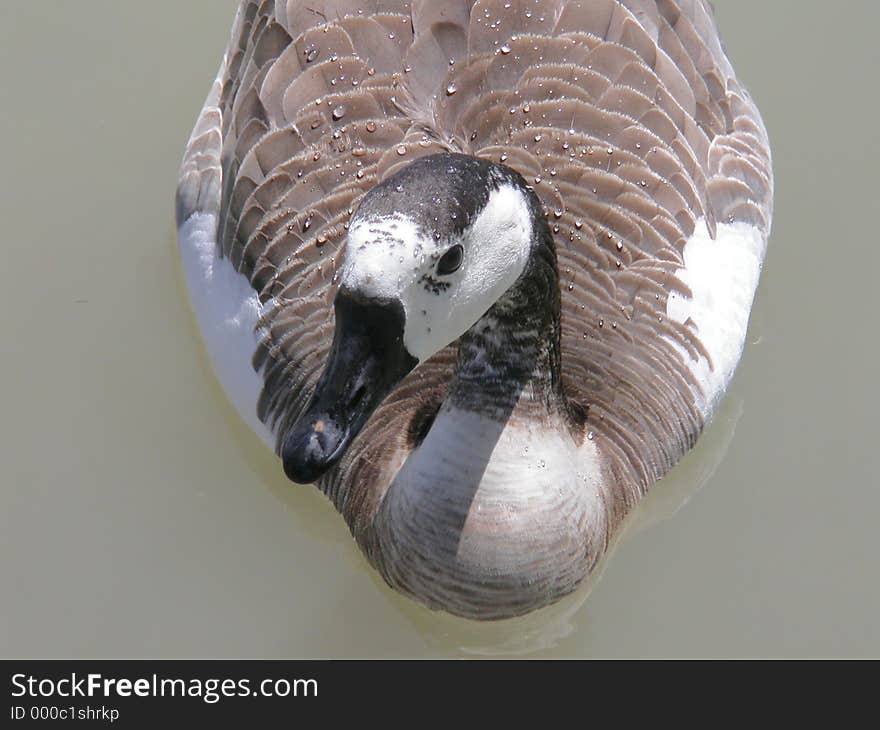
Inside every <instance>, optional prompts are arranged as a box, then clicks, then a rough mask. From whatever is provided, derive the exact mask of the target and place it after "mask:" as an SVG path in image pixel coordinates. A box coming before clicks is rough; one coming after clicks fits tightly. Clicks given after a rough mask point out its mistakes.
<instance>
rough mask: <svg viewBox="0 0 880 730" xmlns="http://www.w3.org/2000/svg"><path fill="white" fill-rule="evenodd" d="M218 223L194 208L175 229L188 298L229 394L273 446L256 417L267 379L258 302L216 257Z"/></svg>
mask: <svg viewBox="0 0 880 730" xmlns="http://www.w3.org/2000/svg"><path fill="white" fill-rule="evenodd" d="M216 228H217V223H216V218H215V216H214V215H211V214H207V213H196V214H194V215H192V216H190V218H189V219H188V220H187V221H186V223H184V224H183V225H182V226H180V228H179V229H178V231H177V238H178V243H179V246H180V258H181V260H182V262H183V268H184V271H185V272H186V281H187V284H188V285H189V295H190V301H191V302H192V306H193V309H194V310H195V313H196V319H197V320H198V322H199V327H200V329H201V332H202V337H203V339H204V340H205V346H206V347H207V348H208V354H209V355H210V358H211V364H212V365H213V367H214V372H215V373H216V375H217V379H218V380H219V381H220V384H221V385H222V386H223V389H224V390H225V391H226V395H227V396H228V397H229V399H230V400H231V401H232V403H233V405H234V406H235V408H236V410H238V412H239V413H240V414H241V417H242V418H243V419H244V420H245V421H247V423H248V425H249V426H250V427H251V428H252V429H253V430H254V431H255V432H256V433H257V435H258V436H260V438H262V439H263V441H265V442H266V443H267V444H268V445H269V447H270V448H272V449H274V448H275V436H274V435H273V434H272V432H271V431H270V430H269V428H268V427H267V426H266V425H265V424H264V423H262V422H261V421H260V419H259V418H257V399H258V398H259V396H260V391H261V390H262V388H263V380H262V378H261V377H260V376H259V374H257V372H256V371H254V369H253V366H252V364H251V358H252V357H253V354H254V351H255V350H256V347H257V335H256V333H255V328H256V325H257V320H258V318H259V316H260V309H261V308H260V301H259V299H258V298H257V293H256V292H255V291H254V290H253V288H252V287H251V285H250V282H249V281H248V280H247V277H245V276H244V275H242V274H240V273H238V272H237V271H236V270H235V269H234V268H233V267H232V264H230V263H229V261H228V260H227V259H222V258H220V257H219V256H218V253H217V246H216V243H215V238H216Z"/></svg>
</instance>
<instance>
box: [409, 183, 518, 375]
mask: <svg viewBox="0 0 880 730" xmlns="http://www.w3.org/2000/svg"><path fill="white" fill-rule="evenodd" d="M531 240H532V220H531V215H530V212H529V208H528V205H527V203H526V200H525V198H524V196H523V194H522V192H520V191H519V190H517V189H516V188H514V187H512V186H507V185H506V186H503V187H501V188H499V189H498V190H495V191H493V192H492V193H491V194H490V197H489V201H488V202H487V204H486V206H485V208H483V210H482V212H481V213H480V214H479V215H478V216H477V218H476V219H475V220H474V222H473V223H472V224H471V226H470V227H469V228H468V229H467V230H466V231H465V233H464V238H463V239H462V245H463V246H464V260H463V262H462V265H461V268H460V269H459V270H458V271H457V272H455V273H454V274H452V275H451V276H445V277H436V276H435V274H434V272H433V271H430V272H427V273H429V274H431V275H432V276H435V278H436V279H437V281H438V282H440V284H441V285H445V284H448V285H449V286H448V287H445V286H444V287H443V289H442V290H436V289H434V288H432V287H430V286H424V285H420V284H419V282H416V283H415V285H414V286H412V287H410V288H409V289H408V290H407V291H406V293H405V295H404V297H405V298H404V299H403V303H404V307H405V309H406V313H407V317H406V332H405V333H404V343H405V345H406V348H407V350H409V352H410V353H412V355H413V356H415V357H417V358H418V359H419V360H425V359H427V358H429V357H431V355H433V354H434V353H436V352H438V351H439V350H441V349H442V348H443V347H445V346H446V345H448V344H449V343H450V342H453V341H454V340H455V339H457V338H458V337H460V336H461V335H463V334H464V333H465V332H467V330H468V329H470V328H471V327H472V326H473V325H474V324H476V323H477V321H479V319H480V318H481V317H482V316H483V315H484V314H485V313H486V312H487V311H488V310H489V309H490V308H491V307H492V305H493V304H494V303H495V302H496V301H497V300H498V298H499V297H501V295H502V294H504V292H506V291H507V290H508V289H509V288H510V287H511V286H513V285H514V284H515V283H516V281H517V279H519V277H520V276H521V275H522V273H523V271H525V268H526V264H527V262H528V259H529V255H530V253H531Z"/></svg>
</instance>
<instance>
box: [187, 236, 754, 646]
mask: <svg viewBox="0 0 880 730" xmlns="http://www.w3.org/2000/svg"><path fill="white" fill-rule="evenodd" d="M175 245H176V244H175ZM178 293H179V296H180V298H181V302H182V303H186V302H188V298H187V297H188V294H187V291H186V286H185V282H184V278H183V272H182V269H181V268H180V266H178ZM187 326H188V328H189V329H190V330H191V333H192V341H193V342H194V343H196V346H197V347H198V348H199V350H200V352H201V356H200V358H199V359H200V363H201V367H202V371H203V372H204V376H205V378H206V379H208V380H210V381H211V382H212V383H214V386H215V391H216V397H217V398H218V399H221V400H222V401H223V402H224V404H225V405H224V407H223V409H222V411H223V413H224V415H225V417H226V418H227V420H228V423H229V426H230V427H231V428H232V429H233V430H234V431H235V432H236V439H235V441H236V443H237V445H238V447H239V448H240V450H241V453H242V456H243V458H244V459H245V460H246V461H247V463H248V464H249V465H250V466H251V468H252V470H253V472H254V475H255V479H254V484H252V485H246V486H245V487H243V488H253V489H257V488H259V486H258V485H259V484H263V485H264V486H266V487H268V488H269V490H270V491H271V492H272V493H273V495H274V496H275V497H276V498H277V499H278V500H279V501H280V502H281V503H283V504H284V505H285V507H286V508H287V511H288V513H289V514H290V516H291V518H292V521H293V522H294V524H293V526H292V527H291V529H294V530H297V531H298V532H300V533H301V534H305V535H307V536H308V538H309V540H310V541H313V542H314V544H315V546H316V550H324V549H327V550H330V551H332V552H334V553H335V555H334V557H335V558H338V559H342V560H346V561H348V562H349V563H350V567H353V568H355V569H357V570H362V571H365V572H368V573H369V575H370V578H371V579H372V581H373V583H374V584H375V585H376V586H377V587H378V589H379V591H381V592H382V593H383V594H384V595H385V596H386V597H387V599H388V605H389V607H390V608H391V610H393V611H395V612H397V613H398V614H399V615H400V616H401V617H402V618H403V619H404V620H406V621H408V622H409V623H410V624H411V625H412V626H413V627H414V628H415V630H416V631H417V632H418V633H419V634H420V635H421V636H422V637H423V638H424V639H425V641H427V643H428V644H429V645H430V646H431V647H432V648H433V649H435V650H438V651H441V652H447V653H449V652H452V653H458V652H463V653H465V654H469V655H475V656H506V655H523V654H530V653H534V652H537V651H543V650H547V649H552V648H553V647H554V646H556V645H557V644H558V643H559V642H560V641H561V640H562V639H564V638H566V637H567V636H569V635H570V634H571V633H572V632H573V631H574V629H575V617H576V616H577V614H578V613H579V611H580V609H581V608H582V607H583V605H584V603H585V602H586V600H587V597H588V596H589V595H590V592H591V591H592V589H593V587H594V586H595V585H596V584H597V582H598V581H599V580H600V578H601V576H602V573H603V572H604V570H605V568H606V566H607V565H608V563H609V562H610V561H612V557H613V555H614V552H615V550H616V549H617V548H618V546H619V545H620V544H621V543H622V542H623V541H625V540H626V539H627V537H628V536H631V535H634V534H636V533H637V532H639V531H641V530H643V529H645V528H647V527H649V526H650V525H652V524H655V523H657V522H660V521H662V520H666V519H669V518H671V517H672V516H673V515H674V514H675V513H676V512H678V510H680V509H681V508H682V507H683V506H684V505H685V504H686V503H687V502H688V500H690V498H691V497H692V496H693V495H694V494H696V492H697V491H699V490H700V489H701V488H702V487H703V486H704V485H705V484H706V483H707V482H708V481H709V479H710V478H711V476H712V474H713V473H714V472H715V469H716V468H717V467H718V465H719V464H720V463H721V461H722V460H723V458H724V455H725V453H726V452H727V448H728V446H729V445H730V443H731V441H732V439H733V436H734V432H735V429H736V424H737V422H738V421H739V418H740V416H741V415H742V412H743V405H742V400H741V399H740V398H739V397H738V396H736V394H734V393H731V394H730V395H728V397H727V398H725V399H724V401H723V402H722V404H721V409H720V410H719V412H718V414H717V416H716V417H715V419H714V421H713V422H712V424H711V425H710V426H709V428H708V429H706V431H705V432H704V433H703V435H702V436H701V437H700V440H699V442H698V444H697V446H696V448H694V449H693V450H691V451H690V452H689V453H688V454H686V455H685V457H684V458H683V459H682V461H681V462H680V463H679V464H678V466H676V468H675V469H673V470H672V472H670V474H669V475H667V476H666V477H665V478H664V479H663V480H661V481H660V482H658V483H657V484H656V485H654V487H653V489H652V490H651V491H650V492H649V493H648V494H647V496H646V497H645V498H644V499H642V500H641V501H640V502H639V504H638V505H637V506H636V508H635V509H634V510H633V512H632V513H631V514H630V515H629V516H628V517H627V518H626V520H625V521H624V523H623V525H622V526H621V528H620V530H619V531H618V533H617V536H616V538H615V539H614V541H613V543H612V545H611V546H609V549H608V550H607V551H606V553H605V555H604V556H603V557H602V559H601V561H600V562H599V564H598V565H597V566H596V568H595V570H594V572H593V574H592V576H591V577H590V579H588V580H587V581H585V582H584V584H583V585H581V587H580V588H579V589H578V590H577V591H575V592H574V593H572V594H570V595H568V596H566V597H565V598H564V599H562V600H561V601H559V602H557V603H556V604H554V605H552V606H548V607H546V608H543V609H541V610H539V611H535V612H534V613H531V614H528V615H526V616H522V617H519V618H514V619H509V620H505V621H495V622H480V621H468V620H465V619H461V618H458V617H455V616H451V615H449V614H445V613H442V612H438V611H430V610H428V609H426V608H424V607H423V606H421V605H420V604H417V603H415V602H414V601H411V600H410V599H408V598H405V597H403V596H401V595H399V594H397V593H396V592H394V591H393V590H392V589H390V588H388V587H387V586H386V585H385V584H384V583H383V582H382V579H381V578H380V577H379V576H378V574H377V573H376V572H375V571H374V570H373V569H372V568H371V567H370V566H369V565H368V564H367V562H366V560H365V559H363V557H362V556H361V554H360V552H359V551H358V550H357V549H356V548H355V547H354V541H353V540H349V543H350V545H349V548H350V549H345V550H336V549H335V548H337V547H338V541H339V535H340V530H343V531H344V530H345V527H344V523H343V520H342V517H341V515H338V514H337V513H336V512H335V511H334V510H332V509H324V510H318V511H317V518H316V510H315V509H314V504H313V501H314V498H315V497H317V501H321V502H322V501H324V497H323V496H322V495H320V493H319V492H317V490H316V489H315V488H313V487H302V486H297V485H293V484H291V483H290V482H289V481H288V480H287V479H286V478H285V477H284V476H283V473H282V470H281V463H280V461H279V460H278V458H277V457H276V456H275V455H274V454H273V453H272V452H271V451H269V449H267V448H266V447H265V446H264V445H263V443H262V442H261V441H260V440H259V439H258V438H257V437H256V436H255V435H254V434H253V433H252V432H251V431H250V430H249V428H248V427H247V425H246V424H245V423H244V422H243V421H242V420H241V418H240V417H239V415H238V414H237V413H236V412H235V410H234V408H233V407H232V405H231V403H230V402H229V401H228V399H227V398H226V396H225V395H224V394H223V391H222V388H221V387H220V385H219V383H218V382H217V380H216V378H215V377H214V375H213V371H212V368H211V364H210V360H209V358H208V355H207V352H206V351H205V350H204V347H203V346H202V345H201V338H200V336H199V334H198V329H197V324H196V321H195V318H194V317H190V318H189V320H188V325H187ZM304 515H308V518H306V517H305V516H304ZM291 580H296V576H294V575H292V576H291Z"/></svg>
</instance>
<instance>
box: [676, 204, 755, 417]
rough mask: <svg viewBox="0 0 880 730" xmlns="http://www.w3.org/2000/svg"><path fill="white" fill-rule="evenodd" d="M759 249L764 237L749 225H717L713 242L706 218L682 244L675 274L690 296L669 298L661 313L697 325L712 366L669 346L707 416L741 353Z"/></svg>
mask: <svg viewBox="0 0 880 730" xmlns="http://www.w3.org/2000/svg"><path fill="white" fill-rule="evenodd" d="M764 249H765V239H764V236H763V235H762V233H761V231H760V230H759V229H757V228H755V227H754V226H751V225H748V224H747V223H719V224H718V230H717V235H716V237H715V239H714V240H713V239H712V238H711V236H710V235H709V231H708V228H707V227H706V222H705V220H700V221H699V222H698V223H697V227H696V229H695V230H694V233H693V235H692V236H691V238H690V240H688V242H687V244H686V245H685V248H684V263H685V268H684V269H681V270H679V271H678V272H677V276H678V278H679V279H681V280H682V281H683V282H684V283H685V284H686V285H687V286H688V288H690V290H691V292H692V293H693V297H691V298H690V299H687V298H685V297H682V296H681V295H677V294H673V295H671V296H670V297H669V301H668V302H667V306H666V312H667V316H668V317H669V318H670V319H672V320H673V321H675V322H678V323H680V324H683V323H684V322H686V321H687V320H688V319H691V320H692V321H693V322H694V324H696V327H697V336H698V337H699V339H700V342H701V343H702V344H703V347H705V349H706V352H708V353H709V357H710V358H711V362H709V361H708V360H707V359H706V358H705V357H701V358H700V359H699V360H690V358H689V355H688V354H687V352H686V351H685V350H684V349H683V348H681V347H680V346H679V345H677V344H676V343H675V342H673V344H675V345H676V347H678V349H679V351H680V352H681V353H682V355H683V356H684V358H685V361H686V362H688V363H689V366H690V368H691V371H692V372H693V373H694V376H695V378H696V381H697V383H698V384H699V387H700V391H701V392H696V393H695V395H696V396H697V403H698V404H699V406H700V410H701V411H702V413H703V415H704V416H706V417H709V416H711V414H712V413H713V411H714V410H715V407H716V405H717V403H718V401H719V399H720V398H721V396H722V395H723V393H724V391H725V390H726V389H727V386H728V384H729V383H730V380H731V378H732V377H733V372H734V370H735V369H736V365H737V363H738V362H739V358H740V355H741V354H742V350H743V345H744V344H745V338H746V330H747V329H748V325H749V312H750V311H751V308H752V301H753V299H754V296H755V289H756V288H757V286H758V277H759V275H760V273H761V262H762V260H763V258H764Z"/></svg>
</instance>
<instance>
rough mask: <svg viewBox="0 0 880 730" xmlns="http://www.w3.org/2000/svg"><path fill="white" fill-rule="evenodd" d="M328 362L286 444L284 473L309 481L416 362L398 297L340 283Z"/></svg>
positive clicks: (345, 445)
mask: <svg viewBox="0 0 880 730" xmlns="http://www.w3.org/2000/svg"><path fill="white" fill-rule="evenodd" d="M334 307H335V311H336V330H335V332H334V333H333V344H332V346H331V348H330V355H329V357H328V360H327V365H326V366H325V368H324V372H323V374H322V375H321V378H320V379H319V380H318V385H317V387H316V388H315V392H314V394H313V395H312V398H311V400H310V401H309V404H308V405H307V406H306V409H305V411H304V412H303V414H302V415H301V416H300V418H299V420H298V421H297V422H296V423H295V424H294V426H293V428H292V429H291V430H290V432H289V433H288V434H287V437H286V438H285V440H284V443H283V445H282V447H281V458H282V461H283V463H284V473H285V474H287V476H288V478H289V479H290V480H291V481H294V482H298V483H299V484H310V483H312V482H314V481H315V480H317V479H318V478H319V477H320V476H321V475H322V474H324V473H325V472H326V471H327V470H328V469H330V468H331V467H332V466H333V465H334V464H336V463H337V462H338V461H339V459H341V458H342V455H343V454H344V453H345V451H346V449H347V448H348V446H349V444H350V443H351V442H352V441H353V440H354V438H355V437H356V436H357V435H358V433H360V430H361V429H362V428H363V427H364V424H365V423H366V422H367V420H368V419H369V417H370V416H371V415H372V413H373V411H375V410H376V408H377V407H378V406H379V404H380V403H381V402H382V401H383V400H384V399H385V397H386V396H387V395H388V394H389V393H390V392H391V390H392V389H393V388H394V386H395V385H397V384H398V383H399V382H400V381H401V380H402V379H403V378H404V376H406V374H407V373H409V372H410V371H411V370H412V369H413V368H414V367H415V366H416V365H417V364H418V361H417V360H416V359H415V358H414V357H413V356H412V355H410V354H409V352H407V350H406V347H405V346H404V344H403V330H404V322H405V314H404V310H403V305H402V304H401V303H400V302H399V301H397V300H392V301H387V300H386V301H376V300H375V299H370V300H367V299H362V298H359V297H358V296H357V295H355V294H353V293H352V292H349V291H347V290H343V289H340V290H339V292H338V293H337V295H336V301H335V304H334Z"/></svg>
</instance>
